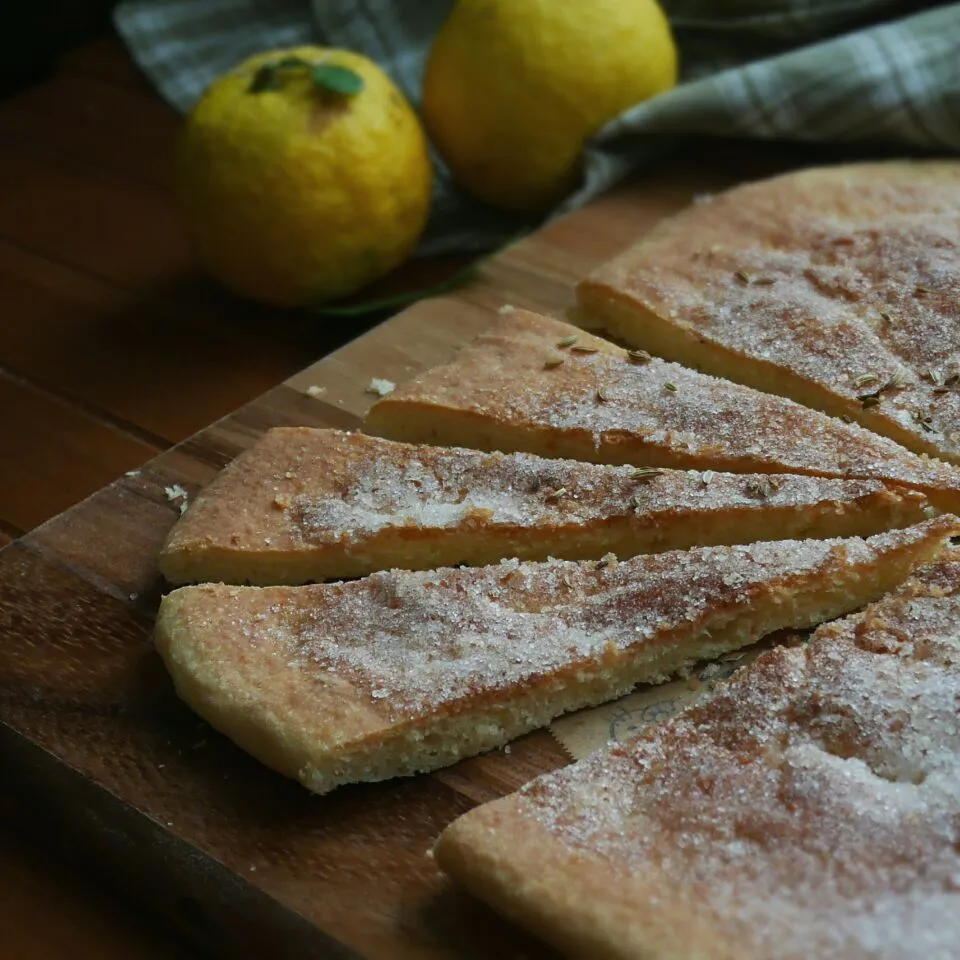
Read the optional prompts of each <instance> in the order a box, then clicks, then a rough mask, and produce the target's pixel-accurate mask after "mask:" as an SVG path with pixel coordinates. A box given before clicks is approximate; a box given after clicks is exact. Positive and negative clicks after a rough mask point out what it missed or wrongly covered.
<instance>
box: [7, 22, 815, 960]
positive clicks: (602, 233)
mask: <svg viewBox="0 0 960 960" xmlns="http://www.w3.org/2000/svg"><path fill="white" fill-rule="evenodd" d="M176 129H177V118H176V117H174V116H173V114H172V112H171V111H170V110H169V109H168V108H167V107H165V106H164V105H163V104H162V103H161V102H160V101H159V100H158V99H157V98H156V97H155V96H154V95H153V94H151V93H150V91H149V89H148V88H147V87H146V85H145V83H144V81H143V79H142V77H140V75H139V74H138V73H137V72H136V70H135V69H133V68H132V66H131V64H130V63H129V60H128V59H127V58H126V55H125V54H124V53H123V52H122V50H121V49H120V47H119V45H118V44H117V43H116V41H115V40H112V39H110V38H107V39H105V40H103V41H101V42H99V43H97V44H94V45H93V46H91V47H89V48H86V49H85V50H83V51H79V52H77V53H76V54H74V55H72V56H71V57H68V58H67V59H66V60H65V61H64V64H63V66H62V69H61V70H60V71H59V72H58V73H57V75H56V76H54V77H52V78H51V79H50V80H49V81H48V82H47V83H45V84H43V85H41V86H39V87H35V88H33V89H32V90H29V91H26V92H24V93H22V94H20V95H18V96H17V97H15V98H12V99H11V100H8V101H7V102H5V103H2V104H0V294H2V302H3V304H4V311H5V316H6V317H7V318H8V319H7V321H6V322H4V323H3V324H0V410H2V411H3V412H4V415H3V416H2V417H0V454H2V462H3V465H4V467H3V469H2V471H0V547H3V545H4V544H8V545H6V546H5V547H4V548H3V549H2V551H0V635H2V636H3V640H4V642H3V646H2V648H0V749H2V751H3V753H2V762H3V764H4V769H5V771H6V772H7V775H8V777H9V778H11V779H12V781H13V784H14V785H13V788H11V790H10V791H9V792H8V796H7V798H6V800H5V807H4V813H5V821H6V822H7V828H6V832H5V833H4V834H3V835H2V838H0V893H2V900H0V917H2V918H3V920H4V921H5V923H6V925H7V927H8V928H9V929H7V930H5V933H7V935H8V938H9V936H11V934H10V932H9V930H12V931H13V932H12V937H13V942H14V943H15V944H18V945H19V946H17V947H15V948H14V950H13V952H11V954H10V955H11V956H13V955H16V956H24V957H28V956H49V957H53V956H63V955H67V954H69V955H71V956H78V957H83V956H91V957H92V956H97V957H104V958H112V957H121V956H138V957H139V956H143V957H151V956H167V957H175V956H181V955H182V956H187V955H188V954H189V953H190V948H187V947H186V946H185V945H184V942H183V940H180V939H177V938H176V937H175V936H174V934H173V933H172V929H173V928H176V929H177V930H179V931H180V932H181V934H182V936H183V937H186V938H188V939H189V941H190V942H191V943H193V944H196V945H199V946H200V947H201V948H204V949H205V950H207V951H211V952H217V953H223V954H225V955H230V956H248V955H269V956H277V957H279V956H298V957H304V956H330V957H338V956H357V955H359V956H363V957H370V958H407V957H409V958H440V957H451V958H452V957H464V958H471V957H478V958H479V957H492V956H496V957H517V958H519V957H520V956H525V957H528V958H534V957H540V956H543V957H546V956H548V955H549V954H548V952H547V951H546V949H545V948H542V947H540V946H539V945H537V944H535V943H533V942H531V941H530V940H529V939H528V938H526V937H524V936H523V935H522V934H521V933H519V932H518V931H517V930H515V929H514V928H512V927H511V926H510V925H509V924H507V923H506V922H504V921H501V920H499V919H498V918H496V917H494V916H493V915H491V914H490V913H489V912H488V911H487V910H486V909H485V908H483V907H482V906H481V905H479V904H478V903H475V902H473V901H471V900H470V899H469V898H467V897H465V896H462V895H460V894H459V893H457V892H456V891H455V890H452V889H451V888H450V887H449V886H448V885H447V884H446V883H445V882H444V880H443V879H442V877H441V876H440V875H439V874H438V872H437V871H436V870H435V868H434V867H433V865H432V863H431V861H430V860H429V859H428V858H427V857H426V856H425V854H426V851H427V849H428V848H429V846H430V844H431V842H432V841H433V839H434V838H435V837H436V835H437V834H438V833H439V831H440V830H441V829H442V828H443V827H444V826H445V825H446V824H447V823H448V822H449V821H450V820H451V819H452V818H453V817H455V816H457V815H458V814H459V813H461V812H463V811H465V810H467V809H469V808H470V807H471V806H472V805H474V804H476V803H478V802H482V801H484V800H487V799H490V798H492V797H496V796H500V795H502V794H503V793H505V792H508V791H510V790H513V789H515V788H516V787H517V786H519V785H520V784H522V783H524V782H526V781H527V780H528V779H530V778H531V777H533V776H535V775H536V774H537V773H539V772H541V771H544V770H549V769H552V768H555V767H557V766H558V765H561V764H563V763H565V762H567V758H566V757H565V756H564V754H563V752H562V751H561V749H560V748H559V746H558V745H557V744H556V743H555V742H554V741H553V740H552V739H551V738H550V737H549V736H548V735H547V734H546V733H538V734H534V735H531V736H529V737H526V738H524V739H523V740H522V741H520V742H519V743H517V744H515V745H514V748H513V750H512V752H511V753H510V754H509V755H507V754H505V753H502V752H495V753H493V754H490V755H487V756H483V757H478V758H475V759H472V760H469V761H466V762H464V763H461V764H459V765H457V766H455V767H452V768H449V769H447V770H444V771H440V772H438V773H436V774H433V775H430V776H423V777H418V778H413V779H408V780H401V781H396V782H392V783H386V784H381V785H366V786H358V787H351V788H345V789H342V790H340V791H337V792H336V793H334V794H333V795H332V796H329V797H325V798H317V797H312V796H310V795H309V794H307V793H306V792H305V791H304V790H302V789H301V788H300V787H298V786H297V785H295V784H293V783H291V782H287V781H285V780H284V779H282V778H281V777H279V776H277V775H275V774H273V773H271V772H269V771H267V770H266V769H264V768H262V767H261V766H259V765H258V764H257V763H255V762H254V761H252V760H251V759H249V758H248V757H246V756H245V755H244V754H242V753H241V752H240V751H239V750H237V749H236V748H234V747H233V746H232V745H231V744H230V743H228V742H227V741H226V740H225V739H224V738H222V737H220V736H219V735H217V734H216V733H215V732H214V731H212V730H210V729H209V728H208V727H207V726H206V725H205V724H203V723H202V722H200V721H199V720H198V718H196V717H195V716H194V715H193V714H191V713H190V711H189V710H187V708H186V707H185V706H183V705H182V704H181V703H180V702H179V701H178V700H177V698H176V697H175V695H174V693H173V690H172V687H171V684H170V682H169V680H168V678H167V677H166V675H165V673H164V671H163V669H162V667H161V664H160V661H159V659H158V657H157V656H156V654H155V652H154V650H153V648H152V643H151V629H152V619H153V615H154V612H155V609H156V604H157V601H158V598H159V596H160V594H161V592H162V590H163V589H164V585H163V583H162V582H161V581H160V578H159V576H158V574H157V572H156V564H155V558H156V551H157V548H158V547H159V545H160V543H161V542H162V540H163V538H164V536H165V534H166V532H167V530H168V529H169V527H170V525H171V524H172V523H173V522H174V520H175V519H176V517H177V509H176V506H175V505H174V504H172V503H171V502H170V501H169V500H168V498H167V497H166V495H165V493H164V487H166V486H168V485H170V484H171V483H180V484H182V485H183V486H184V487H185V488H186V489H187V490H189V491H190V492H191V493H193V492H195V491H196V490H198V489H200V487H202V486H203V485H204V484H205V483H206V482H208V481H209V480H210V478H211V477H212V476H214V475H215V473H216V471H217V470H218V469H220V468H221V467H222V466H223V465H224V464H225V463H227V462H228V461H229V460H230V459H231V458H232V457H234V456H235V455H236V454H237V453H238V452H239V451H240V450H242V449H244V448H245V447H246V446H248V445H249V444H250V443H251V442H252V441H253V440H254V439H255V438H256V437H257V436H258V435H259V434H260V433H262V432H263V431H264V430H266V429H268V428H269V427H271V426H274V425H280V424H310V425H317V426H337V427H342V428H352V427H355V426H357V425H358V423H359V420H360V417H361V416H362V414H363V413H364V412H365V410H366V408H367V407H368V406H369V404H370V402H371V401H372V399H373V398H372V397H371V396H369V395H368V394H366V393H365V392H364V387H365V386H366V384H367V383H368V382H369V380H370V378H371V377H374V376H376V377H385V378H387V379H391V380H395V381H399V380H401V379H403V378H405V377H406V376H409V375H410V374H412V373H414V372H415V371H417V370H419V369H422V368H424V367H425V366H427V365H430V364H433V363H436V362H439V361H441V360H444V359H446V358H447V357H449V356H450V355H451V354H452V353H453V351H454V350H455V349H456V348H457V347H458V346H459V345H461V344H462V343H463V342H464V341H465V340H467V339H469V337H471V336H472V335H473V334H475V333H476V332H478V331H480V330H482V329H483V328H484V327H485V326H486V325H488V324H489V323H490V322H491V321H492V319H493V313H492V311H493V310H494V309H495V308H496V307H498V306H500V305H501V304H503V303H505V302H507V303H512V304H515V305H518V306H527V307H531V308H534V309H539V310H544V311H547V312H555V313H556V312H560V311H562V310H563V309H564V308H565V307H567V306H568V305H569V304H570V302H571V285H572V283H573V281H574V280H575V279H576V278H577V277H578V276H580V275H582V274H583V273H584V272H585V271H586V270H588V269H589V268H590V267H591V266H593V265H594V264H595V263H597V262H599V261H600V260H602V259H604V258H606V257H607V256H609V255H610V254H611V253H613V252H615V251H616V250H617V249H619V248H620V247H621V246H623V245H624V244H625V243H627V242H628V241H630V240H632V239H634V238H635V237H636V236H638V235H639V234H641V233H642V232H643V231H644V230H646V229H648V228H649V227H650V226H651V225H652V224H653V223H655V222H656V221H657V220H658V219H659V218H660V217H662V216H663V215H665V214H667V213H669V212H671V211H673V210H675V209H677V208H679V207H680V206H682V205H684V204H686V203H687V202H689V200H690V199H691V197H692V196H693V195H694V194H696V193H699V192H702V191H709V190H715V189H719V188H722V187H724V186H726V185H729V184H731V183H733V182H736V181H739V180H743V179H748V178H750V177H753V176H758V175H762V174H766V173H770V172H774V171H776V170H781V169H786V168H789V167H791V166H796V165H799V164H801V163H804V162H809V161H810V160H812V159H823V158H824V157H826V158H827V159H831V158H832V156H833V155H830V154H823V153H821V154H812V153H810V152H809V151H806V152H804V153H803V154H801V153H800V152H798V151H797V150H796V149H793V148H785V147H782V146H780V147H772V148H768V149H759V148H750V149H744V148H743V147H723V148H721V147H719V146H718V145H716V144H713V145H710V146H709V147H706V146H704V145H702V144H701V145H698V146H697V147H695V148H694V147H690V146H688V147H687V149H685V150H683V151H680V152H679V153H678V154H675V155H674V156H676V157H687V158H694V159H693V160H692V161H691V160H689V159H688V160H685V161H681V160H674V161H670V162H667V163H665V164H661V165H660V166H659V167H658V168H657V169H656V170H651V171H644V173H643V175H642V176H639V177H637V178H636V179H635V180H634V181H632V182H631V183H628V184H625V185H623V186H621V187H619V188H617V189H616V190H615V191H613V192H612V193H611V194H610V195H608V196H606V197H604V198H602V199H600V200H599V201H597V202H596V203H594V204H593V205H591V206H590V207H589V208H587V209H585V210H582V211H580V212H578V213H576V214H574V215H572V216H570V217H568V218H567V219H564V220H560V221H558V222H555V223H552V224H551V225H549V226H547V227H545V228H543V229H542V230H540V231H539V232H538V233H536V234H535V235H533V236H531V237H529V238H528V239H526V240H524V241H522V242H521V243H519V244H517V245H515V246H514V247H512V248H510V249H509V250H507V251H505V252H503V253H502V254H501V255H499V256H498V257H497V258H496V259H494V260H492V261H490V262H489V263H488V264H487V265H486V266H485V267H484V268H483V270H482V272H481V275H480V276H479V277H478V278H477V279H476V280H475V281H473V282H471V283H470V284H469V285H467V286H465V287H463V288H462V289H460V290H458V291H457V292H456V294H455V295H451V296H447V297H444V298H441V299H437V300H431V301H424V302H421V303H419V304H418V305H416V306H415V307H413V308H411V309H409V310H407V311H405V312H404V313H402V314H401V315H400V316H398V317H396V318H394V319H392V320H390V321H389V322H387V323H384V324H383V325H381V326H378V327H376V329H374V330H373V331H372V332H370V333H368V334H366V335H365V336H363V337H361V338H360V339H358V340H355V341H353V342H351V343H349V344H348V345H347V346H344V347H342V348H341V349H339V350H337V351H336V352H334V353H332V354H330V355H329V356H326V357H325V359H323V360H321V361H319V362H317V363H313V364H312V365H310V364H311V361H312V360H314V359H315V358H316V357H318V356H323V355H324V354H327V353H328V352H329V350H330V349H331V348H332V347H333V346H334V345H337V344H339V343H342V342H344V341H345V340H347V339H349V338H350V337H351V336H352V335H354V334H355V333H356V332H358V330H359V329H362V327H358V326H357V325H356V324H352V325H348V324H346V323H344V322H338V323H335V324H333V323H330V322H329V321H327V322H322V321H320V320H319V319H318V318H316V317H309V316H303V315H297V316H293V315H289V314H283V313H281V312H278V311H267V310H264V309H261V308H258V307H255V306H253V305H250V304H244V303H240V302H238V301H236V300H235V299H233V298H231V297H229V296H228V295H226V294H224V293H222V292H221V291H219V290H217V289H216V288H214V287H213V286H212V285H211V284H210V283H208V282H207V281H205V280H204V279H203V278H202V277H201V276H200V275H199V273H198V271H197V269H196V265H195V264H194V263H193V261H192V259H191V257H190V255H189V252H188V251H187V248H186V245H185V243H184V240H183V236H182V234H181V232H180V228H179V225H178V223H177V220H176V217H175V214H174V212H173V208H172V205H171V202H170V197H169V190H168V186H169V184H168V169H169V167H168V165H167V161H166V159H165V155H166V153H168V152H169V148H170V144H171V141H172V138H173V136H174V135H175V132H176ZM701 158H707V159H708V161H709V162H701ZM460 262H462V261H455V260H454V261H448V262H445V263H443V264H434V265H429V264H428V265H426V266H425V265H422V264H415V265H413V266H411V267H408V268H406V269H405V270H404V271H400V272H399V273H398V274H397V275H395V276H393V277H391V278H388V279H387V280H386V281H384V282H383V283H381V284H380V285H379V286H378V288H377V289H376V290H375V291H373V293H375V294H380V293H384V292H392V291H393V290H396V289H401V288H403V287H409V286H411V285H414V286H415V285H417V284H418V283H421V282H427V281H428V280H429V279H436V278H437V277H438V276H444V275H448V274H449V273H450V272H451V271H452V270H453V269H455V268H456V267H458V266H459V265H460ZM298 371H299V372H298ZM281 381H285V382H284V383H282V384H281V385H280V386H274V385H275V384H278V383H281ZM313 385H315V386H320V387H322V388H324V393H323V394H322V397H321V398H320V399H313V398H310V397H308V396H306V395H305V393H304V391H305V389H306V388H307V387H308V386H313ZM264 391H266V392H264ZM231 410H235V412H234V413H230V415H229V416H227V417H226V418H225V419H222V420H219V421H218V422H216V423H214V425H213V426H211V427H208V428H206V429H203V430H202V431H201V432H200V433H199V434H197V435H196V436H190V435H191V434H193V433H194V432H195V431H197V430H200V429H201V428H202V427H204V426H205V425H206V424H208V423H210V422H211V421H216V420H217V418H219V417H222V416H223V415H224V414H227V413H229V412H230V411H231ZM181 441H182V442H181ZM178 442H179V445H178V446H175V447H173V448H172V449H169V450H168V449H167V448H169V447H170V446H171V444H176V443H178ZM161 451H165V452H161ZM128 471H136V472H135V473H133V475H124V474H125V473H127V472H128ZM117 477H120V479H119V480H117V479H116V478H117ZM110 481H113V482H112V483H110V485H109V486H107V487H105V488H104V489H102V490H100V491H99V492H96V493H94V491H95V490H97V488H99V487H101V486H102V485H103V484H105V483H108V482H110ZM91 493H92V494H93V495H92V496H91V497H90V498H89V499H87V500H84V501H83V502H81V503H80V504H79V505H78V506H74V507H72V509H69V510H68V511H67V512H66V513H64V514H63V515H61V516H59V517H57V518H55V519H53V520H49V521H48V518H49V517H51V516H52V515H53V514H55V513H58V512H59V511H61V510H64V509H66V508H67V507H70V506H71V505H72V504H74V503H76V502H77V501H79V500H81V499H82V498H83V497H85V496H87V495H89V494H91ZM44 521H48V522H44ZM38 525H39V526H38ZM34 527H36V529H33V530H32V532H30V533H29V534H27V535H26V536H24V537H23V538H22V539H20V540H18V541H17V542H15V543H9V541H10V540H12V539H13V538H14V537H16V536H18V535H19V534H21V533H25V532H26V531H28V530H31V528H34ZM11 823H13V824H15V826H11V825H10V824H11ZM28 826H29V827H30V829H31V830H32V831H33V832H31V833H28V834H24V835H22V831H23V830H26V829H27V827H28ZM34 837H35V838H36V839H33V838H34ZM45 864H46V866H45ZM78 864H79V866H78ZM105 877H111V878H113V880H112V883H113V886H111V887H104V886H102V884H104V883H105V882H111V881H106V880H104V878H105ZM124 897H134V898H137V899H138V900H139V901H141V902H143V903H144V904H147V905H149V907H150V909H151V910H152V911H153V912H154V913H155V914H157V915H159V916H160V917H161V919H160V920H149V919H147V918H146V917H145V915H143V914H139V913H137V912H135V911H133V912H131V910H130V909H128V908H127V907H126V906H124V904H125V903H126V901H125V900H124V899H123V898H124ZM64 944H71V945H72V949H67V948H65V947H64Z"/></svg>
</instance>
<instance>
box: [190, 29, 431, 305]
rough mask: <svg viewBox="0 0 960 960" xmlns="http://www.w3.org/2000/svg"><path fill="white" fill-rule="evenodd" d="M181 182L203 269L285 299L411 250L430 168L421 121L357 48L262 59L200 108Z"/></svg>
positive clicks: (313, 292) (241, 288) (246, 289)
mask: <svg viewBox="0 0 960 960" xmlns="http://www.w3.org/2000/svg"><path fill="white" fill-rule="evenodd" d="M177 160H178V164H177V168H178V169H177V181H178V183H177V186H178V193H179V199H180V205H181V207H182V210H183V216H184V219H185V221H186V224H187V228H188V231H189V233H190V234H191V237H192V239H193V241H194V244H195V246H196V249H197V252H198V255H199V257H200V259H201V261H202V262H203V264H204V265H205V266H206V268H207V269H208V270H209V271H210V272H211V273H212V274H213V275H214V276H215V277H217V278H218V279H219V280H220V281H221V282H222V283H223V284H225V285H226V286H227V287H229V288H230V289H232V290H234V291H235V292H237V293H239V294H241V295H244V296H247V297H252V298H254V299H256V300H261V301H264V302H266V303H272V304H278V305H282V306H296V305H303V304H311V303H319V302H322V301H324V300H328V299H331V298H334V297H339V296H344V295H346V294H349V293H352V292H353V291H355V290H357V289H358V288H360V287H362V286H363V285H364V284H366V283H368V282H369V281H371V280H374V279H375V278H377V277H379V276H381V275H382V274H384V273H386V272H387V271H389V270H390V269H392V268H393V267H395V266H396V265H397V264H399V263H400V262H401V261H403V260H404V258H405V257H407V256H408V255H409V253H410V252H411V251H412V250H413V248H414V246H415V245H416V243H417V240H418V238H419V237H420V234H421V233H422V231H423V227H424V225H425V223H426V219H427V213H428V210H429V204H430V185H431V178H432V174H431V168H430V160H429V156H428V151H427V141H426V136H425V134H424V132H423V128H422V127H421V125H420V121H419V119H418V118H417V116H416V114H415V113H414V111H413V109H412V108H411V106H410V104H409V103H408V102H407V101H406V99H405V98H404V97H403V95H402V94H401V92H400V91H399V90H398V89H397V88H396V87H395V86H394V84H393V83H392V82H391V81H390V79H389V78H388V77H387V76H386V74H384V73H383V71H382V70H381V69H380V68H379V67H378V66H376V64H374V63H372V62H371V61H369V60H367V59H366V58H365V57H362V56H360V55H358V54H354V53H350V52H348V51H344V50H332V49H322V48H320V47H297V48H293V49H289V50H275V51H271V52H267V53H262V54H258V55H257V56H255V57H251V58H250V59H249V60H246V61H244V62H243V63H241V64H240V65H239V66H238V67H236V68H235V69H234V70H232V71H231V72H230V73H228V74H226V75H225V76H223V77H221V78H219V79H218V80H216V81H215V82H214V83H213V85H212V86H211V87H210V88H209V90H208V91H207V92H206V93H205V94H204V96H203V98H202V99H201V100H200V101H199V102H198V103H197V105H196V107H195V108H194V109H193V111H192V112H191V114H190V116H189V118H188V120H187V123H186V126H185V128H184V130H183V133H182V136H181V139H180V142H179V150H178V157H177Z"/></svg>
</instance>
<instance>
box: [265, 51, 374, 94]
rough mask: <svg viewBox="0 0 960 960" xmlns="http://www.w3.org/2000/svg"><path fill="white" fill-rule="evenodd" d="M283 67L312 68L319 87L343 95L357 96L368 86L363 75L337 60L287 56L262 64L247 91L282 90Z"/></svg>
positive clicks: (311, 72)
mask: <svg viewBox="0 0 960 960" xmlns="http://www.w3.org/2000/svg"><path fill="white" fill-rule="evenodd" d="M283 70H309V71H310V79H311V80H312V81H313V83H314V85H315V86H316V87H317V88H318V89H319V90H321V91H322V92H323V93H335V94H338V95H339V96H342V97H352V96H355V95H356V94H358V93H359V92H360V91H361V90H362V89H363V85H364V81H363V77H361V76H360V74H359V73H357V72H356V71H355V70H351V69H350V68H349V67H344V66H341V65H340V64H337V63H308V62H307V61H306V60H303V59H301V58H300V57H283V58H282V59H281V60H270V61H269V62H267V63H264V64H261V66H260V67H259V68H258V69H257V72H256V73H255V74H254V75H253V78H252V79H251V80H250V86H249V87H247V93H263V92H264V91H265V90H281V89H282V88H283V78H282V75H281V71H283Z"/></svg>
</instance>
